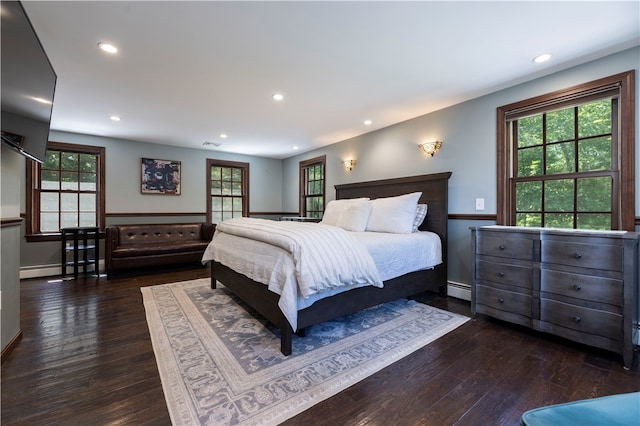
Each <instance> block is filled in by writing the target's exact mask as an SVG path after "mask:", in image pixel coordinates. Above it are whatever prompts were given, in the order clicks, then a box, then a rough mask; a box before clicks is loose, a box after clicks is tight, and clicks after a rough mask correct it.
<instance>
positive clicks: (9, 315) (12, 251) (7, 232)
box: [0, 144, 24, 350]
mask: <svg viewBox="0 0 640 426" xmlns="http://www.w3.org/2000/svg"><path fill="white" fill-rule="evenodd" d="M0 160H1V161H0V175H1V179H0V194H1V198H2V208H1V210H0V217H1V218H2V220H3V224H2V227H1V228H0V299H1V302H0V344H1V345H2V349H3V350H4V349H5V347H6V346H7V344H8V343H9V342H11V340H12V339H14V338H15V337H16V336H17V335H18V333H19V332H20V275H19V271H20V252H19V251H18V250H16V247H17V246H18V245H19V244H20V240H21V238H20V236H21V234H20V226H18V225H17V224H14V225H10V226H5V222H4V221H5V220H10V222H11V221H15V220H17V219H18V218H19V217H20V189H21V188H20V171H21V170H22V169H21V168H20V164H21V162H24V157H22V156H21V155H20V154H18V153H17V152H15V151H13V150H11V149H9V148H7V147H5V146H4V144H2V148H0Z"/></svg>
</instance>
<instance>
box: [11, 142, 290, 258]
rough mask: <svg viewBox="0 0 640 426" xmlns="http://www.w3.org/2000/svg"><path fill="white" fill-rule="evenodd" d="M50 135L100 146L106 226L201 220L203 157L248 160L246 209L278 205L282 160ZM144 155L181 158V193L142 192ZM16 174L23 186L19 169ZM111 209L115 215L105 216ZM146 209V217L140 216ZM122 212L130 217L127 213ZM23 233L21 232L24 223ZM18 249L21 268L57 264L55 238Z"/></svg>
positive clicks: (277, 207) (261, 209)
mask: <svg viewBox="0 0 640 426" xmlns="http://www.w3.org/2000/svg"><path fill="white" fill-rule="evenodd" d="M50 140H51V141H55V142H67V143H75V144H82V145H93V146H103V147H105V151H106V154H105V155H106V158H105V165H106V173H105V175H106V182H105V192H106V202H105V204H106V214H107V221H106V222H107V225H111V224H118V223H160V222H192V221H204V220H205V213H206V200H207V194H206V182H207V181H206V180H207V175H206V172H207V171H206V164H207V161H206V160H207V159H208V158H210V159H219V160H228V161H241V162H247V163H249V164H250V166H249V168H250V173H249V188H250V199H249V206H250V209H251V210H252V211H258V212H265V211H266V212H280V211H281V210H282V160H274V159H269V158H261V157H251V156H244V155H235V154H228V153H222V152H218V151H213V150H205V149H188V148H179V147H175V146H168V145H158V144H152V143H145V142H135V141H130V140H121V139H113V138H105V137H100V136H90V135H83V134H77V133H66V132H56V131H52V132H51V137H50ZM143 157H145V158H157V159H163V160H178V161H181V162H182V191H181V195H179V196H168V195H149V194H146V195H143V194H141V192H140V169H141V166H140V160H141V158H143ZM23 168H24V166H23ZM21 173H22V177H21V179H22V185H23V187H24V185H25V183H24V180H25V177H24V171H23V172H21ZM24 192H25V191H21V196H22V199H21V202H20V211H21V212H23V213H24V212H26V207H25V195H24ZM115 213H117V214H118V216H113V217H108V215H109V214H115ZM145 213H147V214H149V216H144V214H145ZM159 213H177V214H179V215H177V216H165V217H162V216H157V214H159ZM194 213H195V214H194ZM122 214H124V216H122ZM126 214H131V215H132V216H131V217H127V216H126ZM140 214H143V215H142V216H139V215H140ZM22 233H23V235H24V227H23V229H22ZM20 249H21V265H22V268H23V269H25V268H26V269H29V268H31V269H34V268H38V269H42V267H43V266H44V267H47V266H49V267H51V266H52V265H56V264H59V263H60V247H59V243H57V242H37V243H27V242H26V241H25V240H24V239H22V243H21V247H20ZM103 253H104V251H103Z"/></svg>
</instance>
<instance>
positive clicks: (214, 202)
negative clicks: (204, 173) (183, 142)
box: [207, 160, 249, 223]
mask: <svg viewBox="0 0 640 426" xmlns="http://www.w3.org/2000/svg"><path fill="white" fill-rule="evenodd" d="M207 163H208V164H207V169H208V176H209V180H208V181H207V188H208V194H209V202H208V209H207V210H208V212H207V213H208V217H209V221H210V222H211V223H219V222H222V221H223V220H226V219H231V218H234V217H242V216H248V181H249V180H248V174H249V164H248V163H237V162H228V161H216V160H208V162H207Z"/></svg>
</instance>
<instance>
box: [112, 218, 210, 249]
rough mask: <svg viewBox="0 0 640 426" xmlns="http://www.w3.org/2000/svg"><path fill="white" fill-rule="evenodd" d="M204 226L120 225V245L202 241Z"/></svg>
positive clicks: (189, 224) (188, 224)
mask: <svg viewBox="0 0 640 426" xmlns="http://www.w3.org/2000/svg"><path fill="white" fill-rule="evenodd" d="M201 229H202V226H201V225H200V224H197V223H196V224H193V223H186V224H172V225H170V226H167V225H163V224H158V225H126V226H119V227H118V231H119V236H118V237H119V245H120V246H122V245H130V244H133V245H139V244H171V243H172V242H180V243H181V244H182V243H186V242H188V241H191V240H195V241H201V239H202V232H201Z"/></svg>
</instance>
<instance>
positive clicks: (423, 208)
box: [413, 204, 428, 232]
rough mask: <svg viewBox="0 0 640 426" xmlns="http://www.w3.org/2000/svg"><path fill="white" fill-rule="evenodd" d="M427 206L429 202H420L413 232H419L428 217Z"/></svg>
mask: <svg viewBox="0 0 640 426" xmlns="http://www.w3.org/2000/svg"><path fill="white" fill-rule="evenodd" d="M427 207H428V205H427V204H418V207H416V217H415V219H414V220H413V232H418V228H419V227H420V225H422V222H424V219H425V218H426V217H427Z"/></svg>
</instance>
